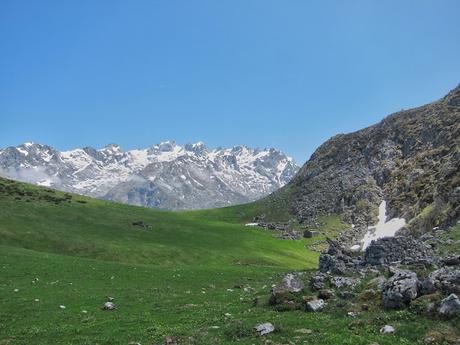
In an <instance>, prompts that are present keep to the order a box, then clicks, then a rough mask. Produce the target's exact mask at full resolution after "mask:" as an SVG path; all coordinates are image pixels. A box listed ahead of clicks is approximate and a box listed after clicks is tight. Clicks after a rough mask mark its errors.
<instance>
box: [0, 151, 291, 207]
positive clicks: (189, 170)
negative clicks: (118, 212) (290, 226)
mask: <svg viewBox="0 0 460 345" xmlns="http://www.w3.org/2000/svg"><path fill="white" fill-rule="evenodd" d="M297 171H298V166H297V165H296V164H295V162H294V161H293V159H292V158H290V157H288V156H286V155H285V154H283V153H281V152H279V151H277V150H275V149H265V150H260V149H250V148H248V147H245V146H235V147H233V148H230V149H222V148H219V149H213V150H211V149H208V148H207V147H206V146H205V145H204V144H203V143H202V142H199V143H196V144H187V145H185V146H184V147H182V146H179V145H176V143H175V142H163V143H160V144H158V145H154V146H151V147H149V148H147V149H142V150H131V151H126V152H125V151H123V150H122V149H121V148H120V147H119V146H117V145H114V144H111V145H108V146H106V147H104V148H103V149H100V150H96V149H94V148H91V147H85V148H83V149H75V150H71V151H66V152H59V151H57V150H55V149H54V148H52V147H49V146H46V145H41V144H34V143H25V144H23V145H20V146H17V147H8V148H5V149H2V150H0V176H4V177H8V178H12V179H17V180H20V181H24V182H30V183H34V184H37V185H41V186H48V187H52V188H56V189H60V190H64V191H69V192H74V193H79V194H83V195H87V196H92V197H98V198H104V199H109V200H114V201H119V202H123V203H128V204H133V205H140V206H148V207H155V208H162V209H171V210H177V209H202V208H212V207H219V206H227V205H232V204H237V203H245V202H249V201H252V200H256V199H258V198H261V197H263V196H265V195H268V194H269V193H271V192H273V191H274V190H276V189H278V188H280V187H281V186H283V185H285V184H286V183H287V182H288V181H289V180H290V179H291V178H292V177H293V176H294V174H295V173H296V172H297Z"/></svg>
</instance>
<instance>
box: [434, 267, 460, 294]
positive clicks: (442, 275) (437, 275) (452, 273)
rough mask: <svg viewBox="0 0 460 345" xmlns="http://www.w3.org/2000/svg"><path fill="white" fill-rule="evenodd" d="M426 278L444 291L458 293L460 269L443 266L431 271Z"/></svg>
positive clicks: (459, 290) (459, 289)
mask: <svg viewBox="0 0 460 345" xmlns="http://www.w3.org/2000/svg"><path fill="white" fill-rule="evenodd" d="M428 280H429V281H430V282H431V284H433V286H434V287H435V288H436V289H438V290H441V291H442V292H444V293H448V294H449V293H457V294H458V293H460V269H453V268H448V267H443V268H441V269H439V270H436V271H434V272H431V273H430V275H429V276H428Z"/></svg>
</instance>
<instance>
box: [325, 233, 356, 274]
mask: <svg viewBox="0 0 460 345" xmlns="http://www.w3.org/2000/svg"><path fill="white" fill-rule="evenodd" d="M327 242H328V244H329V249H328V250H327V251H325V252H323V253H321V255H320V257H319V270H320V272H331V273H334V274H345V273H347V271H349V270H353V269H355V268H356V267H357V266H358V265H359V264H360V259H359V258H358V257H356V256H353V254H352V253H351V252H350V251H349V250H346V249H345V248H343V247H342V246H341V245H340V244H339V242H337V241H333V240H330V239H328V240H327Z"/></svg>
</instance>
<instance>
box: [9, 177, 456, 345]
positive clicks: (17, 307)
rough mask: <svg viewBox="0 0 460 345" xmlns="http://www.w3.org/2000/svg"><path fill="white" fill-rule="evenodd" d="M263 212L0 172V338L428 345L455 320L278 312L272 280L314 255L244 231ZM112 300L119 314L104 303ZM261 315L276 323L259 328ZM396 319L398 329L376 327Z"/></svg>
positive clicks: (407, 314) (311, 262)
mask: <svg viewBox="0 0 460 345" xmlns="http://www.w3.org/2000/svg"><path fill="white" fill-rule="evenodd" d="M267 205H268V206H267ZM261 210H264V211H266V212H270V204H267V203H265V204H263V203H262V204H261V203H255V204H249V205H241V206H235V207H229V208H224V209H218V210H210V211H194V212H176V213H173V212H164V211H158V210H152V209H146V208H141V207H134V206H127V205H121V204H116V203H110V202H106V201H101V200H95V199H90V198H86V197H82V196H77V195H71V194H68V193H62V192H57V191H53V190H48V189H45V188H40V187H35V186H30V185H27V184H22V183H17V182H13V181H9V180H5V179H0V345H6V344H8V345H17V344H24V345H26V344H27V345H30V344H40V345H51V344H60V345H64V344H88V345H90V344H91V345H95V344H101V345H102V344H105V345H109V344H110V345H113V344H126V345H127V344H130V343H131V344H136V343H140V344H142V345H150V344H164V343H165V338H166V337H167V336H173V337H175V338H176V339H177V341H178V343H179V344H233V343H238V344H331V345H332V344H334V345H335V344H350V345H351V344H363V345H365V344H370V343H371V342H372V341H376V342H378V343H379V344H380V345H384V344H388V345H389V344H423V343H424V341H423V335H424V334H425V333H426V332H427V331H429V330H432V329H437V330H438V329H439V330H440V331H442V332H452V329H454V328H455V324H454V322H456V321H455V320H454V321H452V322H443V323H441V322H439V320H436V319H430V318H426V317H421V316H418V315H417V313H416V311H411V310H404V311H394V312H386V311H382V310H381V309H377V308H375V309H373V308H370V309H369V311H368V312H366V313H363V314H360V316H359V317H357V318H349V317H347V316H346V313H347V311H349V310H350V308H352V307H353V305H352V302H350V301H342V302H337V303H331V304H330V305H328V306H327V308H326V310H325V312H322V313H315V314H313V313H307V312H304V311H301V310H296V311H290V312H276V311H274V310H272V309H271V308H270V307H269V306H268V304H267V301H268V298H269V295H270V289H271V286H272V284H276V283H278V282H279V281H280V279H281V277H282V276H283V274H284V273H287V272H289V271H293V270H301V271H305V272H306V273H305V276H306V279H307V277H308V274H309V272H310V271H311V270H313V269H315V268H316V266H317V260H318V253H317V252H313V251H310V250H308V249H306V246H307V245H309V244H311V241H312V240H307V239H303V240H300V241H286V240H279V239H276V238H275V237H273V234H272V233H271V232H269V231H267V230H263V229H260V228H259V229H257V228H247V227H244V225H243V224H244V222H246V221H250V220H251V219H252V217H253V216H254V215H255V214H257V213H258V212H260V211H261ZM277 212H278V211H277ZM279 212H280V214H281V213H282V211H279ZM137 221H142V222H144V223H145V224H148V227H140V226H135V225H133V224H132V223H133V222H137ZM324 223H325V226H328V224H334V226H337V224H336V223H337V219H335V218H334V219H333V220H332V221H331V222H329V223H328V221H325V222H324ZM108 296H110V297H113V298H114V299H115V300H114V303H115V304H116V306H117V309H116V310H114V311H104V310H102V309H101V307H102V305H103V303H104V302H105V301H106V300H107V297H108ZM60 306H65V309H64V308H61V307H60ZM262 322H272V323H273V324H274V325H275V327H276V331H275V332H274V333H272V334H269V335H266V336H263V337H261V336H258V335H257V334H255V333H254V332H253V327H254V326H255V325H256V324H258V323H262ZM388 323H391V324H393V325H394V326H395V327H397V332H396V333H395V334H394V335H389V336H382V335H380V334H379V328H380V327H381V326H382V325H384V324H388ZM305 329H309V330H311V331H309V332H305V331H304V332H301V331H300V330H305Z"/></svg>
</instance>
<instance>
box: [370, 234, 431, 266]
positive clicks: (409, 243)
mask: <svg viewBox="0 0 460 345" xmlns="http://www.w3.org/2000/svg"><path fill="white" fill-rule="evenodd" d="M437 260H438V259H437V258H436V256H435V254H434V252H433V250H432V248H431V247H430V246H428V245H426V244H425V243H423V242H422V241H419V240H417V239H415V238H412V237H409V236H395V237H385V238H381V239H378V240H377V241H373V242H372V243H371V244H370V245H369V246H368V247H367V248H366V252H365V254H364V264H366V265H371V266H382V265H394V264H396V263H400V264H405V265H411V264H433V263H435V262H436V261H437Z"/></svg>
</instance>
